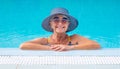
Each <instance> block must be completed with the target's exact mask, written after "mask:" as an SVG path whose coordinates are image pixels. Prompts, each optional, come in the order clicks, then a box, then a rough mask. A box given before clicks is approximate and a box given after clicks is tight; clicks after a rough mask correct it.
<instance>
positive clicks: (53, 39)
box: [20, 8, 100, 51]
mask: <svg viewBox="0 0 120 69" xmlns="http://www.w3.org/2000/svg"><path fill="white" fill-rule="evenodd" d="M77 25H78V21H77V20H76V19H75V18H74V17H72V16H70V15H69V13H68V11H67V10H66V9H65V8H55V9H53V10H52V12H51V15H50V16H49V17H47V18H46V19H45V20H44V21H43V23H42V27H43V28H44V29H45V30H47V31H50V32H53V34H52V35H51V36H50V37H49V38H37V39H35V40H32V41H28V42H25V43H23V44H21V46H20V48H21V49H23V50H54V51H67V50H83V49H87V50H88V49H99V48H100V45H99V44H98V43H97V42H95V41H92V40H89V39H87V38H84V37H82V36H79V35H77V34H74V35H72V36H68V35H67V34H66V32H70V31H72V30H74V29H75V28H76V27H77Z"/></svg>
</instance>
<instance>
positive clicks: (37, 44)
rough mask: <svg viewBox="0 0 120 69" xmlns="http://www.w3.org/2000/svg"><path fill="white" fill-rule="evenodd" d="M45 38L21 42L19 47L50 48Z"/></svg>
mask: <svg viewBox="0 0 120 69" xmlns="http://www.w3.org/2000/svg"><path fill="white" fill-rule="evenodd" d="M47 43H48V42H47V39H46V38H37V39H35V40H32V41H28V42H25V43H22V44H21V45H20V49H22V50H51V49H50V46H48V45H47Z"/></svg>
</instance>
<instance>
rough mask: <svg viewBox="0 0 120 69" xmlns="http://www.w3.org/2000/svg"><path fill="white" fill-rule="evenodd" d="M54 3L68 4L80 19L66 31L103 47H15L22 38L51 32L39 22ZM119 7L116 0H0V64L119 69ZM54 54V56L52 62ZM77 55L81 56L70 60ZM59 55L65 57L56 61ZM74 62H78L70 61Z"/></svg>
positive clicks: (22, 67) (27, 68)
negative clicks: (76, 24) (52, 48)
mask: <svg viewBox="0 0 120 69" xmlns="http://www.w3.org/2000/svg"><path fill="white" fill-rule="evenodd" d="M55 7H64V8H67V9H68V10H69V11H70V14H71V15H73V16H74V17H76V18H77V19H78V21H79V25H78V27H77V28H76V29H75V30H74V31H72V32H69V33H68V34H69V35H72V34H79V35H81V36H84V37H86V38H89V39H92V40H95V41H97V42H98V43H100V45H101V47H102V49H101V50H79V51H68V52H53V51H22V50H20V49H18V47H19V45H20V44H21V43H23V42H25V41H28V40H31V39H34V38H38V37H49V35H50V34H51V33H50V32H47V31H45V30H44V29H42V27H41V22H42V20H43V19H44V18H45V17H47V16H48V15H49V13H50V10H51V9H53V8H55ZM119 8H120V1H119V0H109V1H108V0H64V2H63V1H60V0H59V1H56V0H52V2H51V1H50V0H0V64H1V65H0V68H1V69H9V68H13V69H17V68H19V69H33V68H35V69H42V68H45V69H48V68H49V69H50V68H51V69H56V68H58V69H74V68H76V69H79V68H82V69H87V68H88V67H89V69H106V68H108V69H114V68H116V69H119V68H120V65H119V64H120V27H119V26H120V9H119ZM46 56H47V57H46ZM78 56H79V57H78ZM55 57H56V58H57V59H54V62H51V61H53V60H52V58H55ZM42 58H45V59H43V61H46V62H45V63H46V64H44V62H43V61H41V59H42ZM46 58H47V59H46ZM68 58H70V59H68ZM76 58H77V59H80V60H79V61H77V60H73V59H76ZM26 59H28V60H26ZM34 59H35V60H34ZM61 59H64V60H62V61H61V62H59V61H57V60H61ZM67 59H68V60H67ZM81 59H84V60H81ZM48 60H49V61H48ZM92 60H94V61H92ZM38 61H41V62H38ZM63 61H66V62H67V61H68V64H66V65H63V64H64V63H65V62H63ZM109 61H110V62H109ZM50 62H51V63H50ZM73 62H75V63H78V65H77V64H76V65H73V64H72V63H73ZM19 63H20V64H19ZM29 63H30V64H29ZM37 63H38V65H36V64H37ZM56 63H58V64H56ZM59 63H60V64H61V65H59ZM70 63H71V64H70ZM92 63H93V64H92ZM4 64H5V65H4ZM7 64H8V65H7ZM34 64H35V65H34ZM39 64H40V65H39ZM84 64H85V65H84Z"/></svg>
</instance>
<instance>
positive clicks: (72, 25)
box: [42, 14, 78, 32]
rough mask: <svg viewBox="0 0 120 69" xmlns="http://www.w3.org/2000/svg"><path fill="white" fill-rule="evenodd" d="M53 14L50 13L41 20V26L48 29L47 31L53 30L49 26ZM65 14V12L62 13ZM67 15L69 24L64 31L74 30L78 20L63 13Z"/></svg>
mask: <svg viewBox="0 0 120 69" xmlns="http://www.w3.org/2000/svg"><path fill="white" fill-rule="evenodd" d="M54 15H57V14H54ZM54 15H50V16H48V17H47V18H46V19H44V20H43V22H42V27H43V28H44V29H45V30H46V31H49V32H53V30H52V28H51V26H50V19H51V18H52V17H53V16H54ZM63 15H65V14H63ZM65 16H67V17H69V19H70V24H69V27H68V29H67V31H66V32H70V31H72V30H74V29H75V28H76V27H77V26H78V21H77V19H75V18H74V17H72V16H70V15H65Z"/></svg>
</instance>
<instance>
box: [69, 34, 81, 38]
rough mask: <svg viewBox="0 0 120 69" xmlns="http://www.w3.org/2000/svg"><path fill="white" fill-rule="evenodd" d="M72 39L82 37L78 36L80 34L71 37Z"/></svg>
mask: <svg viewBox="0 0 120 69" xmlns="http://www.w3.org/2000/svg"><path fill="white" fill-rule="evenodd" d="M70 37H71V38H78V37H81V36H80V35H78V34H73V35H71V36H70Z"/></svg>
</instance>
